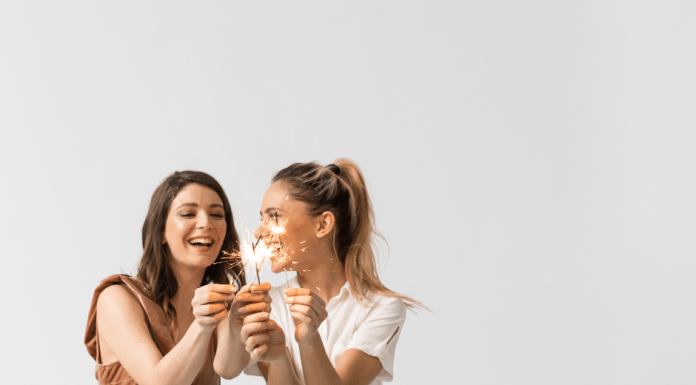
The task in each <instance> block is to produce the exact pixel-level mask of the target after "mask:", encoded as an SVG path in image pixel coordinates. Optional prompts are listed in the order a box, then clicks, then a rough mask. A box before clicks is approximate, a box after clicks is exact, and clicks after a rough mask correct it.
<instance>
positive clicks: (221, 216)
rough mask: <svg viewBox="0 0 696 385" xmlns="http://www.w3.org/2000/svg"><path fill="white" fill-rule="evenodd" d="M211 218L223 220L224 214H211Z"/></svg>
mask: <svg viewBox="0 0 696 385" xmlns="http://www.w3.org/2000/svg"><path fill="white" fill-rule="evenodd" d="M211 216H213V217H215V218H224V217H225V215H224V214H217V213H216V214H211Z"/></svg>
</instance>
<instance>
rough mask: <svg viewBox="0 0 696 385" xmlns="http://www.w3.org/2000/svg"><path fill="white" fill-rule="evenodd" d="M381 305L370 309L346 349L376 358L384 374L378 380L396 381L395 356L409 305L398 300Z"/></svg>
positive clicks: (380, 374) (388, 300)
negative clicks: (394, 379) (356, 350)
mask: <svg viewBox="0 0 696 385" xmlns="http://www.w3.org/2000/svg"><path fill="white" fill-rule="evenodd" d="M380 302H383V303H379V304H376V306H373V307H371V308H370V310H369V311H368V313H367V316H366V318H365V321H363V322H362V324H360V326H359V327H358V329H357V330H356V331H355V333H354V334H353V337H352V338H351V339H350V342H349V343H348V346H346V349H358V350H360V351H362V352H364V353H366V354H368V355H371V356H373V357H377V358H378V359H379V360H380V362H381V363H382V371H381V372H380V373H379V374H378V375H377V378H376V380H379V381H386V382H388V381H391V380H392V379H393V378H394V354H395V352H396V343H397V342H398V341H399V335H400V334H401V329H402V328H403V326H404V321H405V320H406V306H405V305H404V303H403V302H402V301H401V300H400V299H398V298H384V299H383V301H380Z"/></svg>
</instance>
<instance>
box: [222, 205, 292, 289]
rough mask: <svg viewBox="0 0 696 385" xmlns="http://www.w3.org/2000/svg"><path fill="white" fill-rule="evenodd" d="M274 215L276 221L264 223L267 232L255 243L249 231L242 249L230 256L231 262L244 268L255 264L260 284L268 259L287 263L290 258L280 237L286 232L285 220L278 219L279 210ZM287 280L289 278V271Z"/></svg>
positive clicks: (241, 246) (257, 279)
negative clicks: (263, 268) (262, 270)
mask: <svg viewBox="0 0 696 385" xmlns="http://www.w3.org/2000/svg"><path fill="white" fill-rule="evenodd" d="M273 217H274V219H275V221H274V222H275V223H273V222H271V221H268V222H266V223H264V224H263V227H264V228H265V229H266V230H267V232H265V233H264V234H263V235H261V236H260V237H259V238H258V239H257V240H256V242H255V243H254V242H252V241H250V239H253V238H252V237H250V236H249V234H248V232H247V240H246V241H245V242H243V243H242V244H241V245H240V250H239V251H236V252H234V253H232V254H230V257H229V263H231V264H232V265H235V264H240V265H242V267H243V268H246V267H247V266H249V265H253V266H254V270H255V271H256V281H257V282H258V283H259V285H260V284H261V278H260V276H259V274H260V270H261V267H262V266H263V264H264V263H265V262H266V261H267V260H270V259H274V260H275V261H277V263H285V262H287V259H288V255H287V252H286V249H285V247H284V246H283V241H282V240H281V238H280V236H281V234H285V222H284V221H279V220H278V212H277V211H276V213H275V215H273ZM285 280H286V282H287V280H288V278H287V272H286V273H285ZM252 282H253V281H252ZM288 286H289V284H288Z"/></svg>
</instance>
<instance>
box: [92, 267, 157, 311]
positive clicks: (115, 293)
mask: <svg viewBox="0 0 696 385" xmlns="http://www.w3.org/2000/svg"><path fill="white" fill-rule="evenodd" d="M141 286H142V289H144V285H142V283H141V282H140V281H138V280H137V279H135V278H132V277H129V276H127V275H123V274H118V275H112V276H110V277H107V278H105V279H103V280H102V281H101V283H100V284H99V286H98V288H97V290H95V295H98V298H97V303H96V310H97V312H99V313H102V314H103V313H104V312H107V313H113V312H123V311H128V312H136V313H138V314H140V313H143V309H142V306H141V305H140V300H139V299H138V294H139V293H140V294H146V293H144V292H143V291H141V290H139V289H141Z"/></svg>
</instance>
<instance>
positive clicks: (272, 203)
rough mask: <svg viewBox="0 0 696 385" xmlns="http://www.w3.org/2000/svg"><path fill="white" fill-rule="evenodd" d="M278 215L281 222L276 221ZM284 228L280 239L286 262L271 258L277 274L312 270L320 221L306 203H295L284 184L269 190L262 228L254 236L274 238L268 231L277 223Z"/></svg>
mask: <svg viewBox="0 0 696 385" xmlns="http://www.w3.org/2000/svg"><path fill="white" fill-rule="evenodd" d="M276 213H277V218H276ZM276 219H277V220H278V222H279V223H282V224H284V225H285V226H284V227H285V232H284V233H283V234H281V235H280V240H281V242H282V247H283V252H284V253H283V254H284V255H285V258H278V257H277V256H276V257H271V263H272V267H271V270H272V271H273V272H274V273H279V272H281V271H301V270H302V269H304V268H307V267H309V266H311V263H312V260H311V258H312V255H313V254H314V253H312V252H311V251H312V250H315V249H316V246H317V242H318V238H317V234H316V229H317V227H318V218H316V217H312V216H310V215H308V214H307V211H306V206H305V204H304V203H303V202H300V201H297V200H294V199H292V198H291V197H290V193H289V191H288V189H287V187H286V185H285V184H284V183H283V182H282V181H278V182H275V183H273V184H272V185H271V187H269V188H268V190H267V191H266V194H264V196H263V202H262V203H261V224H260V225H259V227H258V228H257V229H256V232H254V236H255V237H256V238H259V237H261V236H264V237H267V239H268V238H271V237H272V235H271V234H270V232H269V230H268V227H270V226H269V225H271V224H275V223H276ZM271 243H272V244H274V245H278V237H277V236H273V237H272V239H271Z"/></svg>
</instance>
